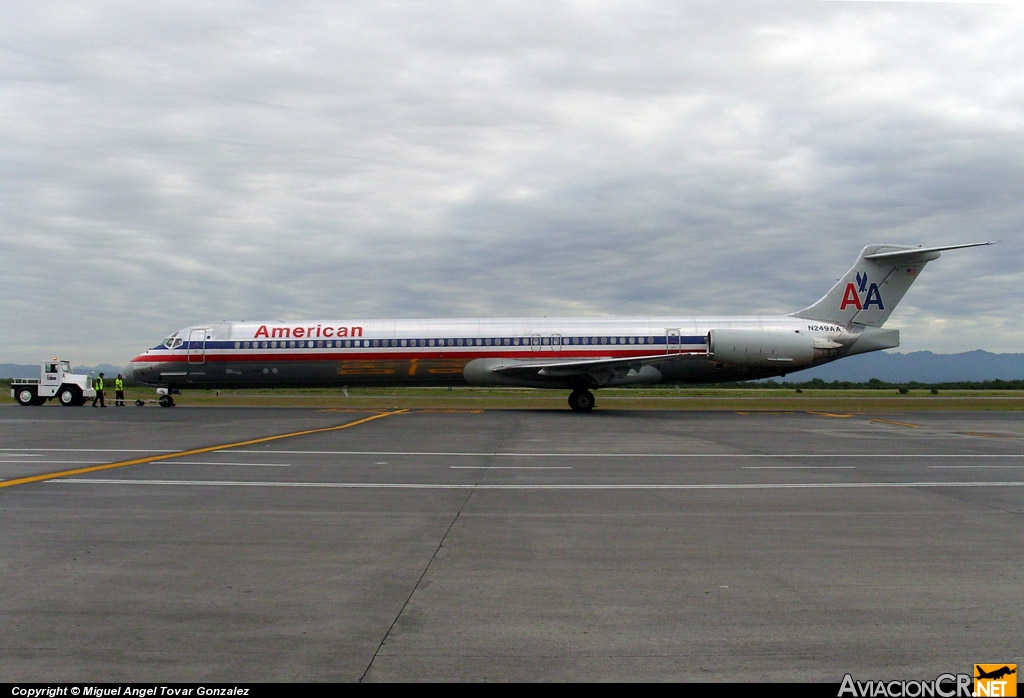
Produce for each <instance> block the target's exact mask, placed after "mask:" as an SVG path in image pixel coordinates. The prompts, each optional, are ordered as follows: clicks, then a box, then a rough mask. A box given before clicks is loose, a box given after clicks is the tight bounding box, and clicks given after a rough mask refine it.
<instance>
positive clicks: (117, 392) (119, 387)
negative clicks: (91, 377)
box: [114, 373, 124, 407]
mask: <svg viewBox="0 0 1024 698" xmlns="http://www.w3.org/2000/svg"><path fill="white" fill-rule="evenodd" d="M114 407H124V378H122V377H121V374H120V373H118V374H117V378H115V379H114Z"/></svg>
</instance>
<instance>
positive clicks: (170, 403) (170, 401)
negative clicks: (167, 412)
mask: <svg viewBox="0 0 1024 698" xmlns="http://www.w3.org/2000/svg"><path fill="white" fill-rule="evenodd" d="M160 406H161V407H174V398H173V397H171V396H170V395H161V396H160Z"/></svg>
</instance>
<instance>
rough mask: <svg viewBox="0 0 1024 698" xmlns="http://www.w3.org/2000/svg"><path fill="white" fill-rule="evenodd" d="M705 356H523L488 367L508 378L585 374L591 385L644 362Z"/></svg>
mask: <svg viewBox="0 0 1024 698" xmlns="http://www.w3.org/2000/svg"><path fill="white" fill-rule="evenodd" d="M699 358H704V359H706V358H707V353H706V352H697V353H690V354H665V353H662V354H651V355H648V356H631V357H628V358H596V359H568V360H564V361H558V360H543V359H538V360H533V359H523V360H517V361H514V362H502V363H501V364H498V365H494V366H491V367H490V370H491V371H493V372H494V373H497V374H499V375H504V376H508V377H510V378H519V379H529V380H538V379H539V380H543V379H545V378H548V379H552V380H564V379H566V378H574V377H580V378H586V379H587V380H588V381H590V382H591V383H593V384H594V385H605V384H607V383H608V382H609V381H610V380H612V379H614V378H622V377H625V376H629V375H637V374H639V373H640V372H641V371H642V370H643V368H644V367H645V366H651V365H653V364H661V363H665V362H668V361H687V360H693V359H699Z"/></svg>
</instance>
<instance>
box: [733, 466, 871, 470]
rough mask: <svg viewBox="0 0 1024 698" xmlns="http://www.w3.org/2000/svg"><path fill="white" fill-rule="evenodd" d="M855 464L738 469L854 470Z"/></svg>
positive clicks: (747, 468) (743, 468) (748, 467)
mask: <svg viewBox="0 0 1024 698" xmlns="http://www.w3.org/2000/svg"><path fill="white" fill-rule="evenodd" d="M856 469H857V466H855V465H744V466H743V467H741V468H740V470H856Z"/></svg>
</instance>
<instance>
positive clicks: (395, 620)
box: [359, 488, 476, 683]
mask: <svg viewBox="0 0 1024 698" xmlns="http://www.w3.org/2000/svg"><path fill="white" fill-rule="evenodd" d="M475 491H476V489H475V488H474V489H471V490H469V493H468V494H467V495H466V498H465V499H464V500H463V501H462V504H461V505H460V506H459V510H458V511H456V512H455V516H453V517H452V520H451V521H450V522H449V523H448V527H447V528H446V529H445V531H444V534H443V535H442V536H441V539H440V540H439V541H438V542H437V547H435V548H434V552H433V553H432V554H431V555H430V559H429V560H427V564H426V565H424V567H423V571H422V572H420V576H419V578H417V579H416V583H415V584H413V585H412V589H411V590H410V591H409V595H408V596H407V597H406V598H405V601H404V602H403V603H402V607H401V608H399V609H398V613H396V614H395V617H394V618H393V619H392V620H391V624H390V625H388V629H387V630H385V631H384V635H383V637H381V639H380V642H379V643H377V647H376V648H375V649H374V650H373V656H371V657H370V661H369V662H367V664H366V668H365V669H364V670H363V673H362V674H361V675H360V676H359V683H363V681H364V680H365V679H366V675H367V674H369V673H370V669H372V668H373V663H374V662H375V661H377V655H379V654H380V651H381V650H382V649H383V648H384V645H385V644H386V643H387V641H388V638H389V637H390V636H391V631H392V630H394V628H395V625H396V624H397V623H398V620H399V618H401V617H402V614H404V613H405V609H407V608H408V607H409V604H410V603H411V602H412V597H413V596H414V595H415V594H416V590H417V589H419V588H420V585H421V584H423V580H424V579H425V578H426V576H427V572H429V571H430V567H431V565H433V564H434V560H436V559H437V554H438V553H439V552H441V548H443V547H444V542H445V541H446V540H447V539H448V535H449V534H450V533H451V531H452V528H454V526H455V523H456V522H457V521H458V520H459V517H461V516H462V512H463V510H464V509H465V508H466V505H467V504H469V500H470V499H471V498H472V497H473V492H475Z"/></svg>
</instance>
